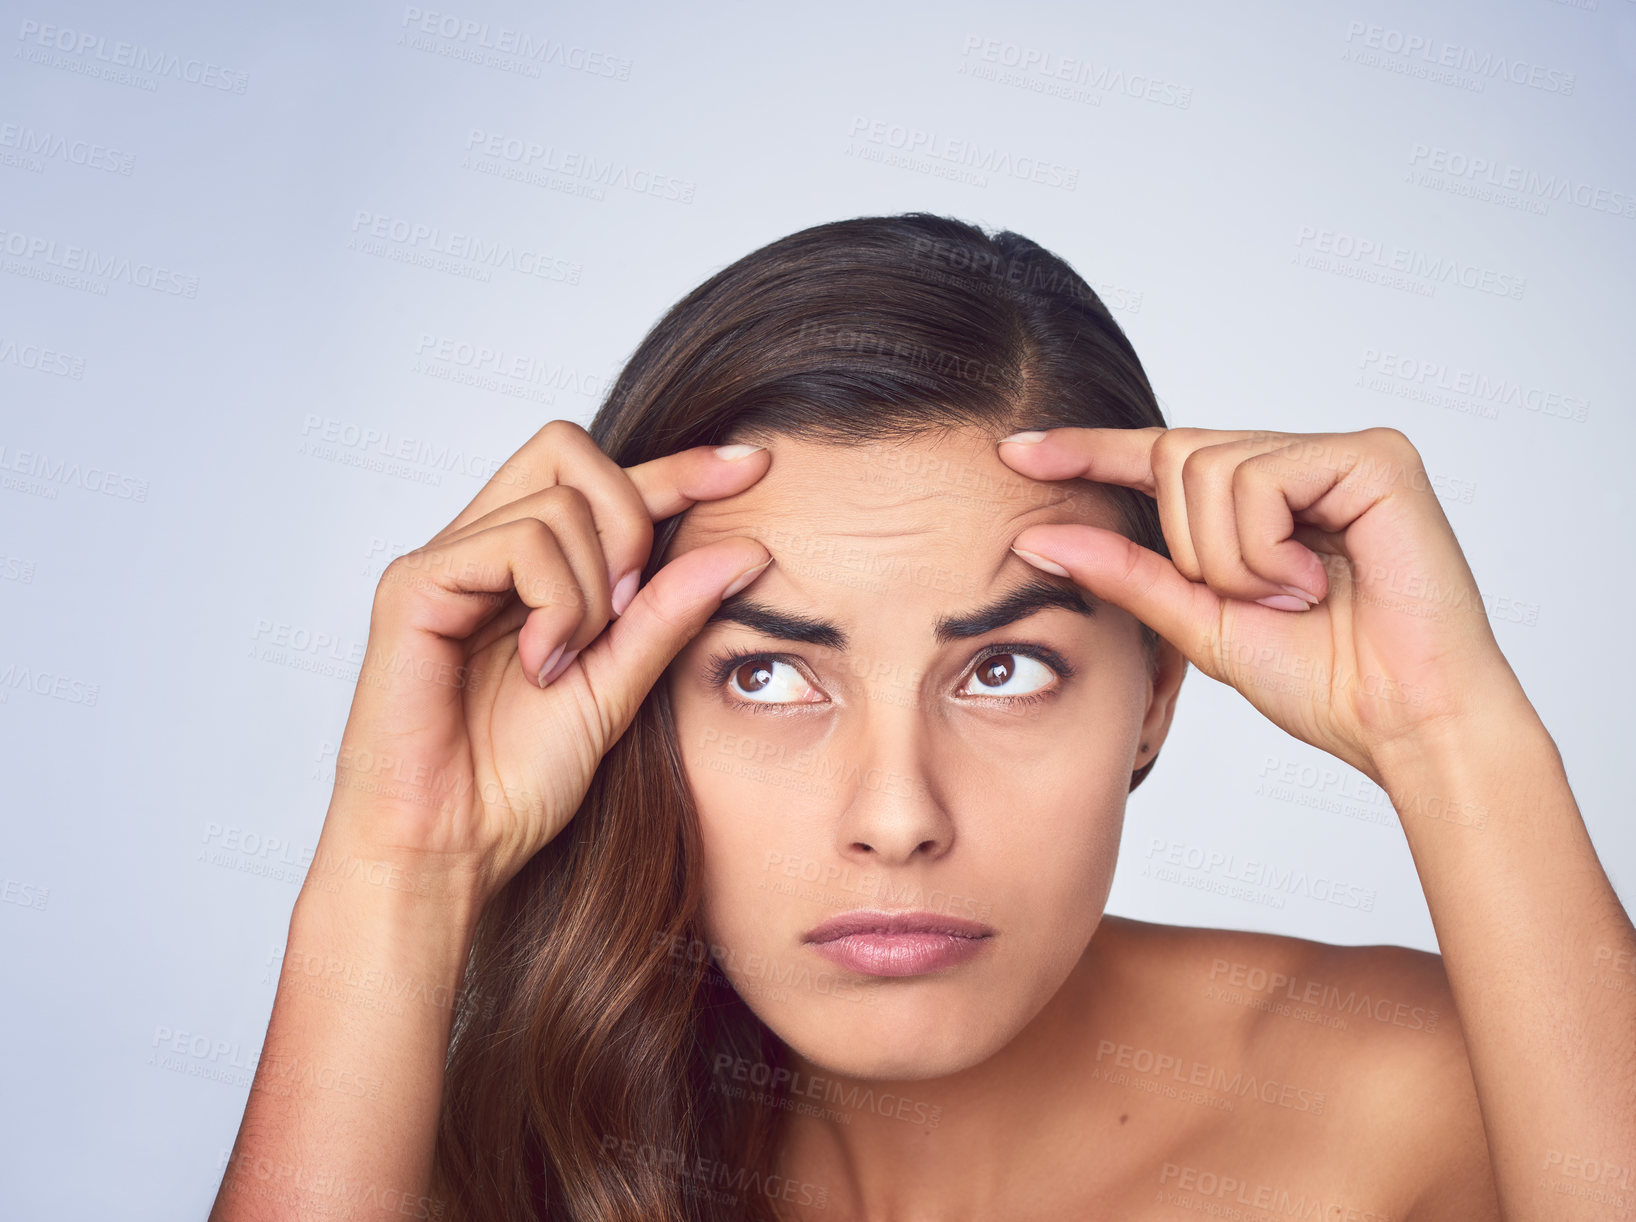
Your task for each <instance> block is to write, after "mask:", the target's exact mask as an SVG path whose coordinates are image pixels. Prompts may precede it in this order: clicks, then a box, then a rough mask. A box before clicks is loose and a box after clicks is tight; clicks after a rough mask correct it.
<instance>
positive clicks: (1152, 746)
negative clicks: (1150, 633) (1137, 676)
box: [1127, 637, 1187, 792]
mask: <svg viewBox="0 0 1636 1222" xmlns="http://www.w3.org/2000/svg"><path fill="white" fill-rule="evenodd" d="M1154 655H1155V656H1154V662H1153V667H1152V675H1151V678H1150V681H1149V690H1150V695H1149V698H1148V705H1147V713H1146V714H1145V715H1144V716H1143V718H1142V734H1141V737H1140V738H1138V739H1137V740H1136V742H1137V748H1136V758H1135V759H1134V760H1132V761H1131V769H1132V771H1131V774H1130V790H1128V791H1127V792H1130V791H1133V790H1135V788H1136V787H1137V786H1138V785H1140V784H1141V783H1142V782H1143V781H1144V780H1146V779H1147V774H1148V773H1149V772H1151V771H1152V770H1153V763H1154V760H1156V759H1157V758H1158V755H1159V748H1160V747H1162V746H1164V741H1165V737H1166V736H1167V735H1168V734H1169V733H1170V720H1171V718H1172V717H1173V716H1175V713H1176V697H1177V695H1178V694H1179V693H1180V692H1181V690H1182V680H1183V679H1184V678H1186V676H1187V659H1186V658H1184V657H1182V652H1181V650H1179V649H1177V648H1176V647H1175V646H1174V645H1172V644H1171V643H1170V642H1169V641H1167V640H1165V639H1164V637H1160V638H1159V644H1158V648H1157V649H1156V650H1155V651H1154Z"/></svg>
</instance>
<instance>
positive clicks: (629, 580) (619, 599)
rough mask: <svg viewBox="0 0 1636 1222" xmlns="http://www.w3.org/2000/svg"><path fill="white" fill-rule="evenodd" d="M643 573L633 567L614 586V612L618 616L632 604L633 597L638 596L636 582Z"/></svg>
mask: <svg viewBox="0 0 1636 1222" xmlns="http://www.w3.org/2000/svg"><path fill="white" fill-rule="evenodd" d="M641 575H642V574H641V573H640V572H639V571H638V570H636V569H632V570H631V571H630V572H628V573H626V574H625V575H624V576H623V577H621V578H620V579H619V581H618V583H617V584H615V586H614V588H613V613H614V615H616V616H619V615H623V614H625V608H626V607H628V606H630V605H631V599H633V598H635V597H636V582H637V579H638V578H640V577H641Z"/></svg>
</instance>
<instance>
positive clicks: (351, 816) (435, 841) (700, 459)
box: [324, 420, 771, 905]
mask: <svg viewBox="0 0 1636 1222" xmlns="http://www.w3.org/2000/svg"><path fill="white" fill-rule="evenodd" d="M769 465H770V456H769V454H768V452H767V451H766V450H757V451H754V452H752V453H750V454H749V455H748V456H741V457H739V458H737V459H736V460H730V459H723V458H720V457H718V456H717V455H716V454H715V452H714V451H713V450H712V448H711V447H708V446H701V447H696V448H693V449H688V450H683V451H681V452H680V453H677V454H671V455H668V456H666V457H664V458H658V459H654V460H653V461H651V462H646V463H641V464H639V465H637V466H634V467H631V468H629V469H623V468H621V467H619V466H618V465H616V464H615V463H614V462H613V461H612V460H611V459H609V458H608V457H607V456H606V455H605V454H603V453H602V451H601V450H599V449H598V448H597V445H596V443H595V442H594V441H593V440H592V439H591V436H590V434H589V433H587V432H586V431H585V430H584V429H583V428H581V427H579V426H578V425H576V424H573V423H571V422H568V421H563V420H554V421H552V422H551V423H549V424H547V425H546V426H545V427H544V428H542V429H541V430H540V431H539V432H538V433H536V434H535V435H534V436H533V437H532V438H531V439H530V440H529V441H528V442H527V443H526V444H525V445H524V446H523V447H522V448H521V449H520V450H518V451H517V453H516V454H515V455H514V456H513V458H512V459H511V460H510V461H509V462H508V463H507V464H506V465H505V466H504V467H502V468H501V469H500V471H499V472H497V473H496V474H495V476H494V478H492V479H491V480H490V481H489V482H488V484H487V485H486V486H485V487H484V488H483V489H482V491H480V492H479V493H478V494H477V496H476V498H474V499H473V501H472V502H471V504H470V505H468V506H467V507H466V508H465V510H464V511H462V512H461V514H460V515H459V516H458V517H457V518H455V520H454V521H453V522H451V523H450V524H449V525H448V526H447V527H445V528H444V529H443V530H441V531H439V532H438V534H437V535H436V536H435V537H434V538H433V539H432V540H431V541H430V542H429V543H427V544H426V545H425V546H424V547H421V548H418V549H416V550H415V551H412V552H409V553H407V554H406V555H403V556H400V557H398V558H397V559H396V560H394V561H393V562H392V563H391V564H390V565H388V566H387V569H386V572H385V573H384V574H383V575H382V577H381V580H380V584H379V586H378V587H377V589H376V593H375V601H374V608H373V611H372V613H371V616H370V627H369V643H368V647H367V649H366V651H365V658H364V663H363V666H362V668H361V671H360V674H359V676H358V688H357V692H356V694H355V696H354V698H353V703H352V710H351V713H350V715H349V717H348V719H347V725H346V730H345V732H344V734H343V736H342V739H341V749H340V753H339V758H338V761H337V766H336V788H335V799H334V800H333V801H332V803H331V807H330V813H329V816H328V817H327V818H326V821H325V827H324V835H325V836H326V837H327V838H330V839H332V840H339V841H340V842H341V843H342V844H343V845H344V846H345V847H346V849H347V850H348V851H349V852H354V853H356V852H360V851H363V852H370V853H374V854H376V855H377V856H385V857H386V858H387V859H389V860H392V861H402V860H405V859H407V860H408V861H410V862H412V863H414V864H416V865H418V866H420V867H421V868H422V869H423V870H426V871H430V872H432V873H435V874H436V875H438V876H439V877H440V878H443V879H447V880H450V881H451V882H453V883H454V885H456V886H457V887H458V888H459V889H460V893H461V894H462V895H464V896H468V897H475V899H476V902H477V903H478V904H479V905H480V904H481V903H482V902H486V899H487V897H488V896H490V895H492V894H493V893H494V892H495V891H496V890H498V889H499V887H500V886H501V885H503V884H504V883H505V882H506V881H507V880H508V879H510V878H511V877H512V876H513V875H514V874H515V873H516V872H517V871H518V870H519V869H520V868H521V867H522V865H523V863H524V862H526V861H527V860H528V859H529V858H530V857H531V856H533V855H534V854H535V853H536V852H538V851H539V849H540V848H541V847H543V846H544V845H545V844H546V843H547V842H549V841H550V840H551V839H552V837H554V836H555V835H556V834H557V833H558V832H559V831H561V830H562V828H563V826H564V825H565V824H566V823H567V822H568V820H569V819H570V818H571V817H572V815H573V814H574V811H575V810H576V809H577V808H578V806H579V803H580V801H581V799H582V798H583V797H584V795H585V791H586V790H587V788H588V787H589V785H590V780H591V776H592V774H593V773H594V771H595V770H596V767H597V765H598V764H599V763H600V762H601V760H602V757H603V755H604V754H605V753H606V752H607V750H608V748H609V747H611V746H612V745H613V744H614V743H615V742H616V741H617V740H618V739H619V737H620V735H622V734H623V733H624V732H625V730H626V729H627V728H628V726H629V725H630V722H631V719H632V718H633V717H634V716H635V713H636V709H637V707H638V706H639V704H640V703H641V701H642V699H643V697H644V696H645V695H646V694H647V692H648V691H649V689H650V688H651V687H652V686H653V684H654V683H655V682H656V681H657V680H658V678H659V676H660V675H661V674H662V673H663V671H664V669H665V668H666V667H667V666H668V665H669V664H670V662H671V660H672V659H673V658H674V657H675V655H676V654H677V653H678V652H679V651H680V650H681V648H682V646H683V645H685V644H686V643H687V642H688V640H690V639H691V638H692V637H693V636H694V635H696V634H697V633H698V631H699V629H700V628H702V627H703V625H704V623H705V621H706V620H707V619H708V618H709V616H710V615H711V613H712V612H713V611H714V610H715V609H716V607H717V606H718V605H719V603H720V602H721V600H722V599H723V598H724V597H726V596H727V595H728V594H730V593H735V592H736V591H737V590H738V589H740V588H742V587H743V586H744V585H746V584H748V582H749V581H750V580H753V579H754V577H755V576H756V575H758V574H759V572H760V571H761V570H762V569H764V568H765V567H766V564H767V563H768V562H769V561H770V560H771V556H770V554H769V553H768V551H767V549H766V548H765V547H763V546H762V545H761V544H760V543H758V542H757V541H755V540H753V539H748V538H732V539H723V540H720V541H718V542H716V543H712V544H710V545H708V546H705V547H700V548H696V549H694V550H692V551H690V552H687V553H686V554H684V555H681V556H678V557H676V558H675V559H674V560H672V561H671V562H670V563H669V564H667V565H666V566H665V567H664V568H662V569H660V570H659V572H658V573H656V574H655V575H654V577H653V579H652V580H651V581H650V582H649V583H648V584H647V586H645V587H643V588H642V589H640V590H638V589H637V581H638V579H639V575H640V573H641V570H642V568H643V566H644V565H645V564H646V562H647V560H648V556H649V552H650V550H651V548H652V545H653V524H654V523H655V522H657V521H660V520H662V519H664V518H667V517H670V516H672V515H674V514H677V513H680V512H682V511H683V510H685V509H687V508H688V507H689V506H691V505H693V504H695V503H696V502H698V501H703V500H713V499H716V498H719V497H723V496H731V495H733V494H735V493H737V492H741V491H743V490H744V489H745V488H747V487H749V486H750V485H751V484H753V483H755V481H756V480H758V479H760V478H761V476H762V475H763V474H764V473H765V472H766V471H767V469H768V466H769ZM621 612H623V614H621ZM616 617H617V618H616ZM610 620H611V621H612V623H611V624H610ZM604 629H607V631H604Z"/></svg>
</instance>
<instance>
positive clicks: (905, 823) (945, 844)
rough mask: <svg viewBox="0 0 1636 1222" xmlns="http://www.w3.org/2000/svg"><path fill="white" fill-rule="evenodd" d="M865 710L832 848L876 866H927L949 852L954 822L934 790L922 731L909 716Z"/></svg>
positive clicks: (927, 743)
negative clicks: (920, 863)
mask: <svg viewBox="0 0 1636 1222" xmlns="http://www.w3.org/2000/svg"><path fill="white" fill-rule="evenodd" d="M866 704H867V705H868V712H867V713H866V715H865V716H864V717H862V718H860V719H859V722H860V724H859V725H858V726H857V727H856V728H855V730H854V738H853V745H855V748H856V749H855V750H851V751H849V752H848V760H849V762H850V764H851V765H852V766H851V767H849V769H848V772H847V773H846V774H845V775H843V777H842V782H843V785H844V786H845V794H846V796H845V798H844V799H843V800H844V801H845V802H846V806H845V808H844V809H843V810H842V812H841V817H840V820H839V822H838V823H837V826H836V848H837V849H838V850H839V851H840V853H841V854H842V856H844V857H847V858H850V859H853V860H858V861H862V862H866V863H869V864H873V865H876V866H900V865H905V864H907V863H909V862H911V861H916V860H925V861H935V860H937V859H938V858H939V857H942V856H943V855H944V854H946V853H947V852H948V851H949V850H950V849H951V848H953V847H954V821H953V820H952V819H951V818H950V816H949V812H948V810H947V808H946V807H945V805H944V803H943V802H942V800H941V798H940V797H939V794H940V793H941V788H940V787H939V786H938V785H936V784H935V783H934V780H935V778H934V775H933V773H932V771H931V764H932V762H933V761H932V743H931V741H930V738H929V735H928V733H927V730H926V727H925V726H924V725H923V724H922V719H921V717H920V716H919V714H918V713H916V712H915V711H913V710H905V709H882V708H881V707H880V706H879V705H877V704H875V703H874V702H872V701H871V702H866Z"/></svg>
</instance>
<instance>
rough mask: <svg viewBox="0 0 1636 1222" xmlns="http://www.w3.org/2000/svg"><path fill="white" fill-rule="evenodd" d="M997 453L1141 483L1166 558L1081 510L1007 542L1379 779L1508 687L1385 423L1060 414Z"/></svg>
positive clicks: (1433, 508)
mask: <svg viewBox="0 0 1636 1222" xmlns="http://www.w3.org/2000/svg"><path fill="white" fill-rule="evenodd" d="M1025 435H1031V434H1025ZM999 455H1000V459H1001V461H1003V462H1004V463H1006V464H1007V465H1008V466H1010V467H1011V468H1012V469H1013V470H1015V471H1018V472H1019V473H1021V474H1023V475H1027V476H1029V477H1031V478H1033V479H1039V480H1068V479H1083V480H1091V481H1094V482H1096V483H1103V484H1119V485H1123V486H1125V487H1128V488H1137V489H1140V490H1141V491H1143V492H1145V493H1147V495H1149V496H1151V497H1153V498H1155V500H1156V501H1157V502H1158V508H1159V517H1160V521H1161V524H1162V526H1163V529H1164V537H1165V541H1166V544H1167V546H1168V548H1169V551H1170V555H1171V559H1170V560H1166V559H1165V558H1164V557H1163V556H1161V555H1159V554H1158V553H1157V552H1154V551H1150V550H1149V549H1147V548H1144V547H1141V546H1139V545H1138V544H1136V543H1134V542H1132V541H1131V540H1129V539H1127V538H1125V537H1124V536H1123V535H1121V534H1119V533H1117V532H1116V531H1113V530H1104V529H1101V528H1099V527H1095V526H1081V525H1040V526H1030V527H1028V528H1027V529H1026V530H1024V531H1022V532H1020V533H1019V534H1018V535H1017V537H1016V539H1015V540H1014V541H1013V547H1014V549H1015V550H1017V551H1018V552H1032V553H1034V555H1035V556H1038V557H1043V558H1045V559H1046V560H1048V561H1055V562H1056V564H1058V565H1059V566H1060V567H1061V571H1062V572H1063V574H1064V575H1066V576H1069V577H1072V578H1073V579H1074V580H1075V582H1076V583H1077V584H1079V585H1080V586H1082V587H1083V588H1084V589H1086V590H1087V591H1089V592H1090V593H1091V594H1092V595H1094V596H1095V597H1097V598H1099V599H1103V600H1105V601H1107V602H1109V603H1112V604H1114V605H1115V606H1118V607H1121V608H1123V609H1124V610H1126V611H1128V612H1130V613H1131V614H1132V615H1134V616H1135V617H1136V618H1137V619H1139V620H1141V621H1142V622H1143V623H1145V624H1147V625H1148V626H1149V627H1151V628H1153V629H1154V630H1155V631H1156V632H1158V633H1159V635H1160V636H1162V637H1163V638H1165V639H1166V640H1167V641H1169V642H1170V643H1171V644H1173V645H1175V646H1176V648H1177V649H1179V650H1180V651H1181V653H1182V655H1183V656H1184V657H1186V658H1187V660H1188V661H1189V662H1191V663H1192V664H1193V665H1194V666H1197V667H1198V668H1199V669H1200V670H1202V671H1203V672H1204V673H1205V674H1207V675H1209V676H1210V677H1211V678H1213V679H1218V680H1220V681H1221V682H1223V683H1228V684H1231V685H1232V686H1233V687H1235V688H1237V689H1238V691H1240V692H1241V693H1243V695H1244V696H1245V698H1246V699H1248V700H1249V702H1250V703H1251V704H1253V705H1254V706H1255V707H1256V708H1257V709H1259V710H1261V712H1263V713H1264V714H1266V715H1267V717H1268V718H1270V719H1271V720H1272V721H1273V722H1274V723H1275V724H1277V725H1278V726H1280V727H1282V728H1283V729H1284V730H1287V731H1288V732H1289V733H1290V734H1293V735H1294V736H1295V737H1297V738H1299V739H1301V740H1302V741H1304V742H1308V743H1311V744H1312V745H1313V746H1315V747H1318V748H1320V749H1321V750H1324V751H1327V752H1329V753H1330V754H1332V755H1335V756H1337V757H1338V758H1340V759H1342V760H1345V761H1346V762H1347V763H1349V764H1351V765H1353V766H1354V767H1356V768H1358V769H1359V770H1360V771H1362V772H1364V773H1365V774H1366V775H1368V776H1370V777H1371V778H1372V779H1374V780H1376V781H1377V782H1378V781H1379V780H1380V779H1381V778H1380V770H1379V767H1378V761H1379V759H1380V753H1381V750H1382V748H1383V747H1385V746H1387V745H1388V744H1392V743H1399V742H1403V741H1406V740H1408V739H1411V738H1412V737H1414V736H1417V735H1423V734H1426V733H1428V732H1431V731H1434V730H1436V729H1438V728H1447V727H1450V726H1452V725H1454V724H1456V723H1457V722H1459V721H1460V720H1462V719H1464V718H1466V717H1468V716H1470V715H1471V714H1472V713H1474V712H1476V711H1477V709H1478V707H1479V702H1480V701H1481V700H1482V699H1483V698H1484V693H1489V692H1494V691H1496V690H1498V689H1496V687H1495V686H1494V685H1495V684H1504V685H1506V686H1507V688H1508V689H1510V690H1520V688H1519V686H1518V684H1517V680H1516V676H1515V674H1514V673H1513V672H1512V671H1511V668H1510V665H1509V664H1508V663H1507V662H1506V660H1505V656H1504V655H1503V654H1502V653H1501V652H1500V648H1499V645H1498V643H1497V642H1496V641H1495V639H1494V634H1493V631H1492V630H1491V629H1490V627H1489V622H1488V615H1487V612H1486V610H1485V608H1484V606H1483V601H1482V597H1481V595H1480V594H1479V593H1478V590H1477V583H1476V581H1475V579H1474V578H1473V577H1472V574H1471V569H1470V568H1469V566H1468V565H1467V564H1466V559H1465V556H1464V554H1463V553H1462V552H1461V551H1460V546H1459V544H1458V543H1457V542H1456V541H1455V538H1454V532H1453V530H1452V529H1451V528H1450V526H1449V522H1448V519H1447V518H1446V517H1445V516H1444V515H1443V507H1442V506H1441V505H1440V504H1439V503H1438V500H1437V496H1436V494H1435V493H1434V492H1433V490H1432V486H1431V481H1430V479H1429V478H1428V476H1427V475H1426V470H1425V467H1424V465H1423V464H1422V463H1421V460H1420V455H1419V453H1418V452H1417V451H1416V450H1415V448H1414V446H1413V445H1412V444H1411V443H1410V441H1409V439H1408V438H1407V437H1405V436H1404V435H1403V434H1402V433H1400V432H1399V431H1398V430H1396V429H1392V428H1372V429H1364V430H1362V431H1360V432H1356V433H1272V432H1264V431H1249V430H1223V429H1195V428H1175V429H1164V428H1158V427H1154V428H1146V429H1118V428H1094V429H1093V428H1056V429H1050V430H1046V431H1045V435H1044V439H1043V440H1041V441H1038V442H1035V443H1032V444H1030V443H1017V442H1008V441H1002V442H1000V443H999ZM1023 558H1024V559H1025V560H1028V561H1029V562H1030V563H1034V560H1033V558H1032V557H1029V556H1027V555H1024V556H1023ZM1047 571H1050V570H1047ZM1291 590H1295V591H1301V590H1304V591H1306V592H1307V594H1309V595H1310V596H1311V600H1310V601H1312V602H1313V603H1314V604H1315V605H1313V606H1311V607H1310V608H1307V607H1306V605H1305V601H1306V600H1303V599H1302V598H1300V597H1296V596H1295V595H1292V594H1291V592H1290V591H1291ZM1269 599H1270V600H1271V601H1270V602H1266V605H1263V603H1264V602H1265V600H1269ZM1286 608H1302V609H1299V610H1295V609H1286Z"/></svg>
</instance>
